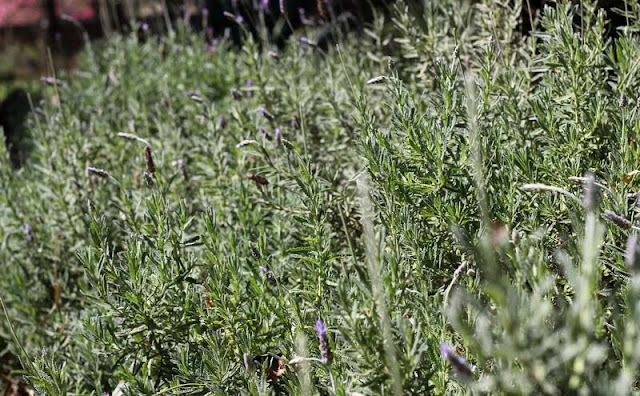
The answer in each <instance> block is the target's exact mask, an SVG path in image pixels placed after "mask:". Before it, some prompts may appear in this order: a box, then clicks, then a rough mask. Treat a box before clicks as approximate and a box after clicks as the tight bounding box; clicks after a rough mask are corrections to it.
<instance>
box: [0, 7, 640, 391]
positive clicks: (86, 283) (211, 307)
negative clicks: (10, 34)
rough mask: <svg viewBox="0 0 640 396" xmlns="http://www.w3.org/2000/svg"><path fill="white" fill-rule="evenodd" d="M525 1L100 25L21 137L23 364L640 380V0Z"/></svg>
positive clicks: (286, 374) (357, 384)
mask: <svg viewBox="0 0 640 396" xmlns="http://www.w3.org/2000/svg"><path fill="white" fill-rule="evenodd" d="M522 6H523V4H522V2H513V3H512V5H511V6H505V4H503V3H498V2H492V1H486V2H470V1H469V2H465V1H463V2H459V1H453V0H451V1H441V2H430V3H428V4H427V5H425V8H424V12H423V14H421V15H416V14H415V13H414V12H411V11H409V10H408V9H407V8H404V7H403V5H402V4H401V3H398V4H396V5H395V6H394V7H395V9H394V11H393V13H392V15H393V20H388V19H386V20H385V19H384V17H383V16H382V15H381V16H380V17H379V18H378V19H376V20H375V22H374V23H373V24H372V25H371V26H369V27H368V28H367V30H366V31H365V32H364V34H363V35H362V36H361V37H360V38H359V39H356V36H353V35H345V36H341V40H340V43H339V46H338V47H336V48H334V49H330V50H328V51H326V52H324V51H320V50H319V49H318V48H315V47H313V46H309V45H305V44H302V45H301V43H302V41H303V40H301V38H305V40H304V41H305V42H306V43H314V42H315V39H316V36H314V35H315V34H317V31H316V30H314V29H312V28H309V29H308V30H307V31H305V32H302V31H301V32H299V33H298V35H297V36H296V37H292V38H291V40H290V42H289V45H288V46H287V47H286V49H285V50H278V49H276V48H272V47H270V46H269V44H268V43H256V42H254V41H253V39H252V38H250V37H247V41H246V43H245V45H244V47H243V48H242V49H241V50H238V49H236V48H234V47H233V46H232V45H231V44H230V43H229V42H227V41H226V40H224V39H223V40H222V41H221V42H220V43H219V44H218V45H217V46H216V47H215V48H212V47H211V46H210V45H209V46H208V45H207V44H206V40H205V35H206V33H202V34H201V35H198V34H196V33H191V32H189V31H188V29H186V28H178V29H176V34H175V35H169V36H166V37H146V38H145V41H144V42H143V41H140V38H139V37H138V36H137V35H131V36H125V37H114V38H113V39H112V40H110V41H109V42H107V43H104V45H103V46H102V47H95V46H94V47H92V48H91V49H90V50H88V51H87V52H86V53H85V55H84V63H83V64H82V67H81V70H80V71H78V72H77V73H76V74H75V75H74V76H73V77H70V76H64V75H57V76H55V79H56V81H57V80H60V81H63V82H64V84H53V85H51V86H46V87H44V90H45V100H44V101H43V102H42V103H39V104H38V107H37V109H36V112H35V114H33V116H32V117H31V118H30V120H29V130H30V133H31V135H32V137H31V138H32V144H33V151H32V153H31V156H30V157H29V159H28V161H27V163H26V165H25V166H24V167H23V168H22V169H20V170H14V169H12V167H11V164H10V161H9V158H8V153H7V151H6V150H5V151H3V152H2V153H1V154H2V156H1V158H2V163H1V165H0V183H1V187H2V191H3V192H4V193H3V194H2V195H0V221H1V222H2V223H1V227H0V241H2V242H1V245H0V246H1V249H0V298H1V300H0V302H2V308H3V317H4V319H5V320H3V321H2V322H0V323H1V324H0V346H1V347H2V349H1V351H2V352H1V355H0V356H1V357H2V358H1V359H2V360H1V364H2V365H1V366H0V370H2V373H3V375H4V376H3V378H5V379H6V380H5V382H3V385H2V386H4V387H5V388H7V389H9V388H10V387H15V386H22V387H23V388H29V389H33V390H35V391H36V392H38V393H40V394H48V395H102V394H109V395H141V394H142V395H161V394H195V395H227V394H234V393H238V394H251V395H272V394H273V395H275V394H282V395H284V394H287V395H288V394H291V395H314V394H321V395H327V394H330V395H350V396H358V395H377V394H384V395H387V394H389V395H402V394H458V393H470V394H549V395H564V394H616V395H618V394H620V395H622V394H631V393H634V392H636V391H637V389H636V383H637V379H638V364H639V363H640V362H639V361H638V354H637V353H635V351H636V350H637V347H638V346H639V342H640V341H639V340H640V339H639V338H638V334H640V332H639V330H640V322H639V320H640V319H638V318H640V315H639V313H638V312H636V311H637V310H638V302H639V301H640V300H639V296H640V292H639V291H640V286H639V285H640V275H639V271H638V268H639V266H638V260H640V258H639V254H638V251H640V247H639V246H638V242H637V237H636V232H637V230H638V227H639V226H638V225H637V221H636V216H635V215H636V213H637V209H636V208H637V199H638V195H637V191H638V189H639V188H640V187H639V185H638V170H637V167H638V152H639V150H638V142H637V139H636V137H637V135H638V133H639V132H640V122H638V115H637V109H638V105H637V103H638V96H637V94H636V93H637V92H638V91H639V89H638V88H639V87H638V84H640V83H639V81H640V79H638V78H637V77H638V73H639V71H638V70H639V69H638V67H637V66H638V62H637V59H638V56H640V42H639V40H638V37H637V34H636V33H635V32H636V31H637V29H638V28H639V27H640V25H639V24H638V23H639V22H638V17H639V16H640V6H638V5H637V4H636V3H633V4H632V3H628V4H627V7H626V9H625V10H618V12H625V16H626V18H627V19H628V26H626V27H624V28H622V29H620V30H619V31H618V32H617V34H616V37H615V39H609V38H608V37H609V36H608V35H607V33H608V32H607V27H606V18H607V15H605V14H604V12H603V11H602V10H598V8H597V7H596V4H595V3H593V2H582V3H581V4H580V5H571V4H568V3H562V4H558V5H557V7H554V8H550V7H548V8H546V9H545V10H544V12H543V13H542V14H541V15H540V17H539V18H536V19H534V20H533V21H532V22H533V25H534V27H535V29H536V30H535V31H534V32H533V33H531V34H530V35H522V34H521V33H520V30H519V29H518V24H519V23H520V22H519V18H518V15H520V11H521V10H520V8H521V7H522ZM576 21H578V22H579V23H576ZM259 44H260V45H259ZM52 78H53V77H52ZM248 81H251V83H250V84H248V83H247V82H248ZM622 98H624V100H623V99H622ZM9 379H10V380H11V381H14V383H10V382H9ZM18 384H23V385H18ZM25 384H26V385H25ZM2 390H3V391H4V390H5V389H2Z"/></svg>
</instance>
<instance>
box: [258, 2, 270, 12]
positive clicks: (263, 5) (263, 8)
mask: <svg viewBox="0 0 640 396" xmlns="http://www.w3.org/2000/svg"><path fill="white" fill-rule="evenodd" d="M258 11H260V12H269V0H260V2H259V3H258Z"/></svg>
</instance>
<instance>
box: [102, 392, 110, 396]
mask: <svg viewBox="0 0 640 396" xmlns="http://www.w3.org/2000/svg"><path fill="white" fill-rule="evenodd" d="M100 396H109V393H108V392H103V393H102V395H100Z"/></svg>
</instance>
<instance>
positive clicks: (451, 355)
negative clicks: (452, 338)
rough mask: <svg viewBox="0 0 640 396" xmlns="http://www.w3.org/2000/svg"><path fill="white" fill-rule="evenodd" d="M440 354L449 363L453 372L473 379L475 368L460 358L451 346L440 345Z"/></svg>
mask: <svg viewBox="0 0 640 396" xmlns="http://www.w3.org/2000/svg"><path fill="white" fill-rule="evenodd" d="M440 354H441V355H442V356H443V357H444V358H445V359H447V361H449V363H450V364H451V367H453V371H455V372H456V373H457V374H460V375H464V376H467V377H471V376H472V375H473V367H471V365H470V364H469V363H467V360H466V359H465V358H463V357H462V356H459V355H458V354H457V353H456V352H455V351H454V350H453V349H452V348H451V347H450V346H449V345H447V344H446V343H444V342H443V343H442V344H440Z"/></svg>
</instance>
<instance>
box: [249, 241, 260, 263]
mask: <svg viewBox="0 0 640 396" xmlns="http://www.w3.org/2000/svg"><path fill="white" fill-rule="evenodd" d="M249 250H250V251H251V255H252V256H253V258H254V259H256V260H260V259H261V258H262V255H261V254H260V250H258V248H257V247H256V245H255V244H254V243H253V242H251V241H249Z"/></svg>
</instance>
